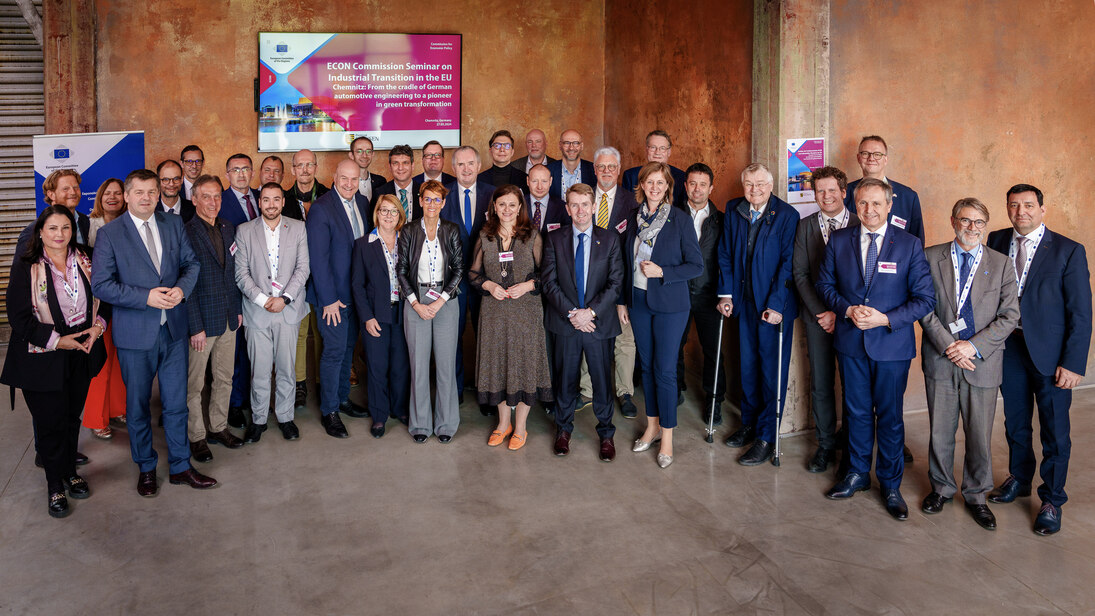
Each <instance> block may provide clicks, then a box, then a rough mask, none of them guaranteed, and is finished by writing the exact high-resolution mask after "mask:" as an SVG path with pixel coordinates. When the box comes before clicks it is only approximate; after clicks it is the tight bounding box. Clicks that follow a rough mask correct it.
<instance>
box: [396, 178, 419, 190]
mask: <svg viewBox="0 0 1095 616" xmlns="http://www.w3.org/2000/svg"><path fill="white" fill-rule="evenodd" d="M413 185H414V180H413V179H411V180H407V185H406V186H400V185H399V182H396V181H395V179H393V180H392V186H395V189H396V190H406V191H410V190H411V186H413Z"/></svg>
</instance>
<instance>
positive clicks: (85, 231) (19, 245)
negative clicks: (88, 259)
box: [12, 212, 91, 265]
mask: <svg viewBox="0 0 1095 616" xmlns="http://www.w3.org/2000/svg"><path fill="white" fill-rule="evenodd" d="M35 218H36V220H32V221H31V222H30V224H29V225H27V226H26V227H24V228H23V230H22V231H20V232H19V239H18V240H16V242H15V258H14V259H12V264H13V265H14V264H15V262H16V261H18V260H19V257H22V256H23V253H25V252H26V251H27V246H30V236H31V235H32V234H33V233H34V223H35V222H37V217H35ZM76 226H77V227H78V228H79V229H80V234H81V235H82V236H83V238H84V242H83V243H84V244H85V245H86V244H87V241H88V237H89V234H90V233H91V219H90V218H88V217H87V214H84V213H82V212H76ZM88 254H90V252H89V253H88Z"/></svg>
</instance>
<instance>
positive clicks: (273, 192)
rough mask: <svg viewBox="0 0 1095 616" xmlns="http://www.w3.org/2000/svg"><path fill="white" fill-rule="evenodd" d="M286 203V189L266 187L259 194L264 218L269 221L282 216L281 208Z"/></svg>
mask: <svg viewBox="0 0 1095 616" xmlns="http://www.w3.org/2000/svg"><path fill="white" fill-rule="evenodd" d="M284 205H285V191H283V190H281V189H280V188H272V187H271V188H264V189H262V194H260V195H259V207H261V208H262V218H263V219H264V220H267V221H269V222H274V221H275V220H277V219H279V218H281V208H282V207H283V206H284Z"/></svg>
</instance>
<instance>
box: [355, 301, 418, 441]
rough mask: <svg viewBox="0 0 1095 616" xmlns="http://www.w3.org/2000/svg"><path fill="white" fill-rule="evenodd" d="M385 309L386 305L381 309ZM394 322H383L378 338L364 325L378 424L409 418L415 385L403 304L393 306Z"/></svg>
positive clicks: (372, 412)
mask: <svg viewBox="0 0 1095 616" xmlns="http://www.w3.org/2000/svg"><path fill="white" fill-rule="evenodd" d="M381 310H383V308H381ZM391 312H392V314H391V318H392V321H394V322H393V323H391V324H388V323H381V324H380V336H379V337H374V336H373V335H372V334H370V333H369V332H368V331H366V330H365V328H364V327H362V328H361V339H362V343H363V345H364V347H365V356H366V357H368V358H369V359H368V361H367V362H366V368H367V369H368V374H369V414H370V415H372V416H373V422H374V423H384V422H385V421H388V417H389V416H392V417H407V400H408V399H409V397H410V387H411V359H410V355H408V353H407V338H406V336H404V334H403V304H402V303H399V304H395V305H393V306H392V307H391Z"/></svg>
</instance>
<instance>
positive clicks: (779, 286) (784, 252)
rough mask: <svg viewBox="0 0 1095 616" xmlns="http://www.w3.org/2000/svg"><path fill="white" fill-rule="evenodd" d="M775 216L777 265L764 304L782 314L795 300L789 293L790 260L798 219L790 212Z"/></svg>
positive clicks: (791, 258)
mask: <svg viewBox="0 0 1095 616" xmlns="http://www.w3.org/2000/svg"><path fill="white" fill-rule="evenodd" d="M777 218H778V221H777V224H778V225H779V229H778V233H777V234H776V238H777V241H778V242H779V265H778V266H777V267H776V276H775V280H774V281H773V282H772V288H771V289H770V290H769V292H768V301H766V302H765V303H764V305H765V306H766V307H767V308H768V310H774V311H776V312H778V313H780V314H781V315H784V314H787V313H788V312H789V311H790V310H789V309H790V308H791V302H793V301H795V298H794V296H793V295H792V293H791V288H792V287H793V286H794V283H793V282H792V276H791V262H792V261H793V260H794V253H795V227H796V226H797V225H798V221H797V220H796V219H795V217H794V215H793V214H791V213H787V214H780V215H779V216H778V217H777Z"/></svg>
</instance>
